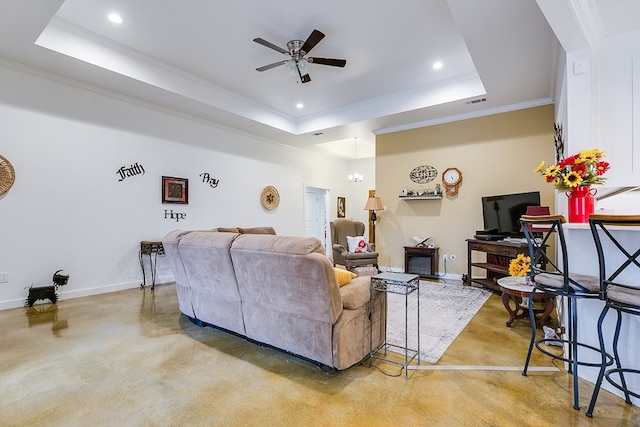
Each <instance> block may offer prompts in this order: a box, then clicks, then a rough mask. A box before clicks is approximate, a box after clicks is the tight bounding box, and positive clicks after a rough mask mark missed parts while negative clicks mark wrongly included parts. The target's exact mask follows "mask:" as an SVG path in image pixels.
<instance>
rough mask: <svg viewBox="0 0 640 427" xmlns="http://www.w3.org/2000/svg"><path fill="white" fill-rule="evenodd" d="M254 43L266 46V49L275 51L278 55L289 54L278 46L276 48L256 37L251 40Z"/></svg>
mask: <svg viewBox="0 0 640 427" xmlns="http://www.w3.org/2000/svg"><path fill="white" fill-rule="evenodd" d="M253 41H254V42H256V43H259V44H261V45H262V46H266V47H268V48H271V49H273V50H277V51H278V52H280V53H284V54H285V55H288V54H289V51H288V50H285V49H283V48H281V47H280V46H276V45H275V44H273V43H271V42H268V41H266V40H265V39H261V38H260V37H257V38H255V39H253Z"/></svg>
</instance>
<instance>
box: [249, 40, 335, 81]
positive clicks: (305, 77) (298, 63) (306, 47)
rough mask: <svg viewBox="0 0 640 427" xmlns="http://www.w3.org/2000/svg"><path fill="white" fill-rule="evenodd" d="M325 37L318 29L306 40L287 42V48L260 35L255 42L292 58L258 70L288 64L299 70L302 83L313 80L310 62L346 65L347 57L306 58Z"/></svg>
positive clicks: (292, 71)
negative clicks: (309, 67)
mask: <svg viewBox="0 0 640 427" xmlns="http://www.w3.org/2000/svg"><path fill="white" fill-rule="evenodd" d="M323 38H324V34H323V33H322V32H320V31H318V30H313V31H312V32H311V34H310V35H309V37H308V38H307V40H306V41H302V40H291V41H290V42H289V43H287V48H288V49H289V50H285V49H283V48H281V47H280V46H276V45H275V44H273V43H271V42H268V41H266V40H264V39H262V38H260V37H258V38H255V39H253V41H254V42H256V43H259V44H261V45H263V46H266V47H268V48H271V49H273V50H276V51H278V52H280V53H284V54H285V55H289V56H290V57H291V59H285V60H282V61H278V62H274V63H273V64H269V65H265V66H263V67H259V68H256V70H257V71H267V70H270V69H272V68H275V67H279V66H280V65H285V64H286V65H287V66H288V67H289V71H290V72H291V73H295V72H297V74H298V76H299V77H300V82H301V83H308V82H310V81H311V77H310V76H309V72H308V71H307V69H308V65H309V64H321V65H330V66H332V67H344V66H345V65H346V64H347V61H346V60H345V59H335V58H312V57H309V58H305V55H306V54H308V53H309V52H310V51H311V49H313V48H314V47H315V46H316V45H317V44H318V43H320V40H322V39H323Z"/></svg>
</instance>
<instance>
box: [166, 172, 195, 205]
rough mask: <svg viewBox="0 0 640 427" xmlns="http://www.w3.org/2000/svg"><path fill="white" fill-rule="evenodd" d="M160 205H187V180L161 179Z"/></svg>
mask: <svg viewBox="0 0 640 427" xmlns="http://www.w3.org/2000/svg"><path fill="white" fill-rule="evenodd" d="M162 203H177V204H183V205H186V204H188V203H189V180H188V179H187V178H175V177H172V176H163V177H162Z"/></svg>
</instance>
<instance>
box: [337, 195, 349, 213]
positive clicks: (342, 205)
mask: <svg viewBox="0 0 640 427" xmlns="http://www.w3.org/2000/svg"><path fill="white" fill-rule="evenodd" d="M346 212H347V201H346V199H345V198H344V197H338V218H344V216H345V214H346Z"/></svg>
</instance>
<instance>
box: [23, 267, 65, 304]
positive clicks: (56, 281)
mask: <svg viewBox="0 0 640 427" xmlns="http://www.w3.org/2000/svg"><path fill="white" fill-rule="evenodd" d="M61 271H62V270H58V271H56V272H55V273H53V279H52V280H53V285H51V286H40V287H37V288H34V287H33V286H32V287H30V288H29V296H28V297H27V305H28V306H29V307H33V304H34V303H35V302H36V301H37V300H39V299H48V300H49V301H51V303H52V304H55V303H56V301H58V295H57V294H56V289H58V286H64V285H66V284H67V282H69V276H68V275H64V274H60V272H61Z"/></svg>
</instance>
